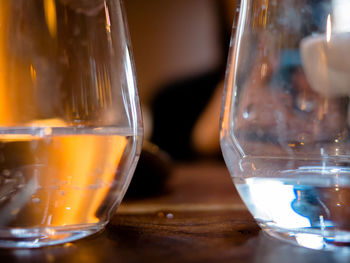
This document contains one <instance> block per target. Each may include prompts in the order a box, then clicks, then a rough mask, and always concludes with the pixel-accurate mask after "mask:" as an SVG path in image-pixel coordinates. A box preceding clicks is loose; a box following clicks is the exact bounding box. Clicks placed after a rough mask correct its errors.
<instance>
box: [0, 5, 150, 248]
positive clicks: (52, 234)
mask: <svg viewBox="0 0 350 263" xmlns="http://www.w3.org/2000/svg"><path fill="white" fill-rule="evenodd" d="M142 134H143V130H142V121H141V116H140V106H139V100H138V93H137V90H136V84H135V73H134V68H133V62H132V57H131V52H130V46H129V37H128V33H127V27H126V21H125V19H124V15H123V8H122V4H121V2H120V1H119V0H43V1H27V0H9V1H2V2H1V8H0V246H1V247H29V248H30V247H40V246H46V245H54V244H60V243H63V242H67V241H73V240H76V239H79V238H82V237H85V236H88V235H91V234H93V233H96V232H97V231H99V230H101V229H103V227H104V226H105V225H106V224H107V223H108V220H109V218H110V216H111V215H112V214H113V212H114V211H115V209H116V207H117V206H118V205H119V204H120V202H121V200H122V198H123V196H124V193H125V191H126V189H127V187H128V185H129V182H130V180H131V177H132V174H133V171H134V168H135V166H136V163H137V160H138V156H139V153H140V148H141V141H142Z"/></svg>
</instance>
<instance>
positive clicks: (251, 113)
mask: <svg viewBox="0 0 350 263" xmlns="http://www.w3.org/2000/svg"><path fill="white" fill-rule="evenodd" d="M254 117H255V110H254V106H253V105H248V106H247V107H246V108H245V109H244V110H243V118H244V119H246V120H249V119H252V118H254Z"/></svg>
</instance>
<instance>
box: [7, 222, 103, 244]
mask: <svg viewBox="0 0 350 263" xmlns="http://www.w3.org/2000/svg"><path fill="white" fill-rule="evenodd" d="M104 226H105V224H94V225H83V226H82V225H78V226H65V227H46V228H9V229H0V247H2V248H39V247H44V246H52V245H59V244H63V243H66V242H72V241H75V240H78V239H81V238H84V237H87V236H90V235H92V234H95V233H97V232H99V231H101V230H102V229H103V228H104Z"/></svg>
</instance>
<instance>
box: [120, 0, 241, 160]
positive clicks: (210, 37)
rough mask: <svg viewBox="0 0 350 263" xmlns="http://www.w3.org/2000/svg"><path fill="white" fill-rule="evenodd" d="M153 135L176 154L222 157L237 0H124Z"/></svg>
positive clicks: (145, 111) (149, 134) (148, 128)
mask: <svg viewBox="0 0 350 263" xmlns="http://www.w3.org/2000/svg"><path fill="white" fill-rule="evenodd" d="M124 5H125V11H126V15H127V20H128V24H129V31H130V35H131V41H132V47H133V53H134V60H135V67H136V73H137V81H138V89H139V93H140V99H141V103H142V108H143V114H144V125H145V138H146V139H147V140H148V141H151V142H153V143H154V144H155V145H157V146H159V147H160V148H161V149H162V150H164V151H165V152H166V153H167V154H168V155H169V156H170V157H171V158H172V159H173V160H182V161H184V160H193V159H197V158H202V157H208V156H209V157H218V158H221V154H220V149H219V137H218V129H219V112H220V104H221V94H222V82H223V79H224V73H225V66H226V60H227V52H228V48H229V41H230V35H231V31H232V23H233V20H234V17H235V14H236V13H237V11H236V9H237V3H236V0H175V1H174V0H147V1H145V0H124Z"/></svg>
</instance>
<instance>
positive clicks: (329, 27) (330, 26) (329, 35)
mask: <svg viewBox="0 0 350 263" xmlns="http://www.w3.org/2000/svg"><path fill="white" fill-rule="evenodd" d="M326 34H327V42H329V41H331V36H332V22H331V15H330V14H329V15H328V17H327V32H326Z"/></svg>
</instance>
